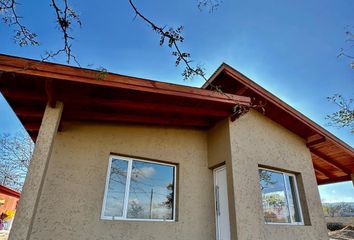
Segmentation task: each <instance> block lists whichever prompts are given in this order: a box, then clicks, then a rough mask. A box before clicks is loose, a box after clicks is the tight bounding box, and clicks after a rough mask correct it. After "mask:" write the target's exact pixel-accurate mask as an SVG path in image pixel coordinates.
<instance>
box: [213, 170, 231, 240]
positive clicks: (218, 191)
mask: <svg viewBox="0 0 354 240" xmlns="http://www.w3.org/2000/svg"><path fill="white" fill-rule="evenodd" d="M214 194H215V216H216V239H217V240H230V239H231V237H230V220H229V200H228V197H227V196H228V195H227V178H226V167H225V166H222V167H219V168H217V169H215V170H214Z"/></svg>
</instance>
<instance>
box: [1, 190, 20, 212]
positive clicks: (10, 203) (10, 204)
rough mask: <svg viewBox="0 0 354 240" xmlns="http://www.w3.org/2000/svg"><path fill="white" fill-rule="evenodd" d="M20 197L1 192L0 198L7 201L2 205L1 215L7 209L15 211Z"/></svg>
mask: <svg viewBox="0 0 354 240" xmlns="http://www.w3.org/2000/svg"><path fill="white" fill-rule="evenodd" d="M18 199H19V197H15V196H12V195H9V194H7V193H2V192H0V200H2V201H4V202H5V203H4V204H3V205H1V206H0V215H1V213H3V212H5V211H6V210H11V211H15V210H16V206H17V202H18Z"/></svg>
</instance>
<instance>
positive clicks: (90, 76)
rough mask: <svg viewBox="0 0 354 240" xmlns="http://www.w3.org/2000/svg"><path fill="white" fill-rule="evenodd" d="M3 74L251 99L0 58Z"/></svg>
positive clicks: (209, 98) (217, 98) (173, 93)
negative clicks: (9, 73)
mask: <svg viewBox="0 0 354 240" xmlns="http://www.w3.org/2000/svg"><path fill="white" fill-rule="evenodd" d="M0 71H3V72H11V73H17V74H24V75H31V76H37V77H45V78H48V79H57V80H61V81H73V82H79V83H85V84H94V85H99V86H106V87H113V88H121V89H129V90H135V91H141V92H151V93H154V94H164V95H170V96H177V97H185V98H191V99H200V100H205V101H212V102H221V103H229V104H235V103H239V104H241V105H249V103H250V98H248V97H244V96H237V95H233V94H226V93H219V92H216V91H210V90H205V89H200V88H195V87H189V86H182V85H177V84H170V83H164V82H157V81H151V80H149V81H146V79H141V78H133V77H130V76H123V75H118V74H112V73H102V72H100V71H94V70H89V69H83V68H77V67H71V66H65V65H58V64H53V63H47V62H40V61H35V60H30V59H24V58H17V57H12V56H7V55H1V54H0Z"/></svg>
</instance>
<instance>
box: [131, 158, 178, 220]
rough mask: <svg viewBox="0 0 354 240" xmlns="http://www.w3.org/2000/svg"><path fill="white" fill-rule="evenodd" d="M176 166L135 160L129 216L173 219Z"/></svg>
mask: <svg viewBox="0 0 354 240" xmlns="http://www.w3.org/2000/svg"><path fill="white" fill-rule="evenodd" d="M173 189H174V167H172V166H166V165H162V164H155V163H150V162H142V161H136V160H134V161H133V165H132V172H131V180H130V189H129V204H128V213H127V218H137V219H166V220H171V219H173V205H174V203H173V199H174V197H173V194H174V192H173Z"/></svg>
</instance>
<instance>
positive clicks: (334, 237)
mask: <svg viewBox="0 0 354 240" xmlns="http://www.w3.org/2000/svg"><path fill="white" fill-rule="evenodd" d="M328 235H329V239H330V240H353V239H354V226H347V227H345V228H343V229H341V230H337V231H332V232H328Z"/></svg>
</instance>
